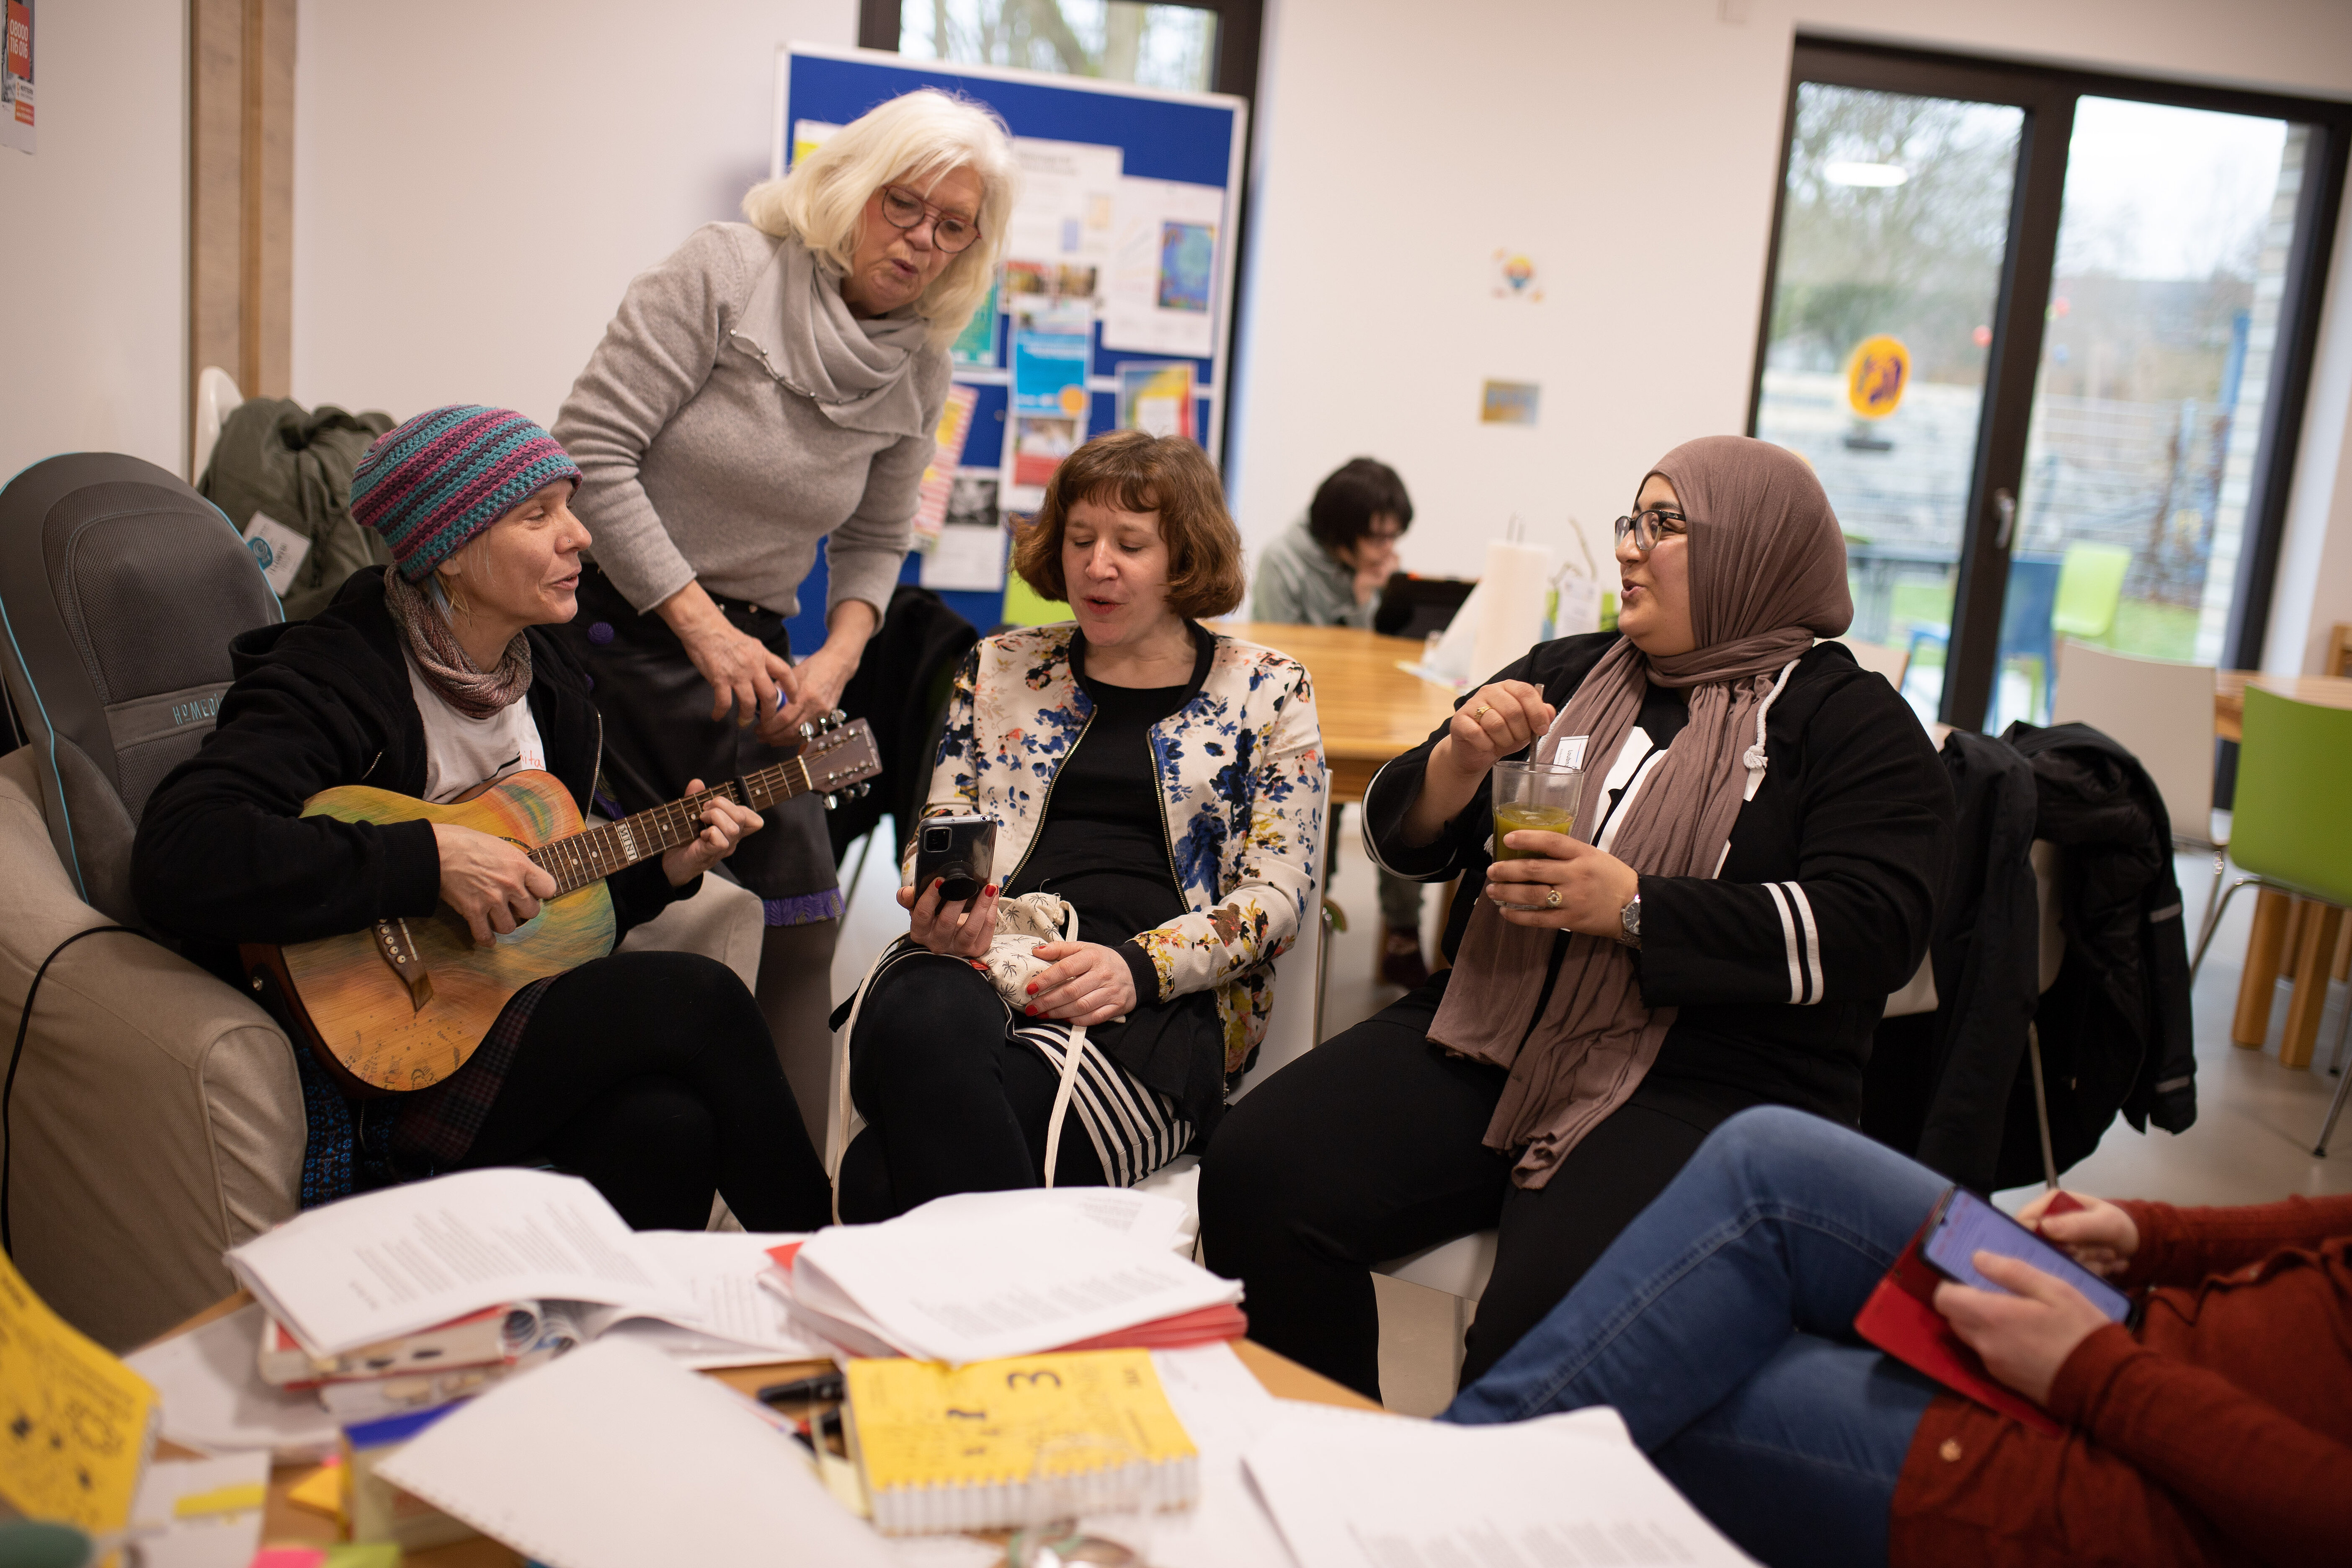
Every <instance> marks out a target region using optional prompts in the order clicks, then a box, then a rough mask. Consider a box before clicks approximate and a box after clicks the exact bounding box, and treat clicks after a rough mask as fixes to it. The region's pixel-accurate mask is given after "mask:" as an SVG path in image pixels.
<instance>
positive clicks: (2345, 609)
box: [2263, 203, 2352, 675]
mask: <svg viewBox="0 0 2352 1568" xmlns="http://www.w3.org/2000/svg"><path fill="white" fill-rule="evenodd" d="M2347 458H2352V203H2347V204H2346V205H2345V208H2344V216H2343V220H2342V222H2341V224H2340V226H2338V227H2337V229H2336V280H2335V286H2334V287H2333V288H2332V289H2330V290H2329V293H2328V300H2327V308H2326V310H2324V311H2322V312H2321V314H2320V318H2319V350H2318V353H2316V354H2315V355H2314V356H2313V363H2312V370H2311V401H2310V402H2309V403H2308V404H2306V405H2305V408H2304V416H2303V445H2302V447H2300V448H2299V449H2298V450H2297V451H2296V453H2295V475H2294V489H2292V490H2291V491H2290V492H2289V494H2288V498H2287V514H2286V536H2285V538H2284V539H2283V540H2281V541H2280V542H2279V563H2278V575H2277V576H2276V577H2275V578H2274V579H2273V582H2274V584H2276V586H2275V587H2274V588H2273V591H2272V594H2271V620H2270V626H2269V627H2268V628H2267V630H2266V633H2265V636H2264V638H2263V668H2264V669H2268V670H2273V671H2277V672H2279V673H2282V674H2290V675H2294V674H2303V675H2308V674H2314V673H2316V672H2317V671H2318V670H2319V668H2321V666H2322V664H2323V663H2324V662H2325V661H2326V657H2327V633H2328V628H2329V627H2330V626H2334V625H2335V624H2336V622H2338V621H2352V462H2347V460H2346V459H2347Z"/></svg>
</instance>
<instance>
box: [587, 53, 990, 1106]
mask: <svg viewBox="0 0 2352 1568" xmlns="http://www.w3.org/2000/svg"><path fill="white" fill-rule="evenodd" d="M1015 181H1016V174H1015V171H1014V169H1013V155H1012V150H1011V145H1010V143H1009V142H1008V141H1007V139H1006V137H1005V133H1004V128H1003V123H1002V122H1001V121H998V120H997V119H996V117H995V115H994V114H993V112H992V111H991V110H987V109H986V108H984V107H982V106H981V105H979V104H976V103H973V102H971V101H969V100H961V99H954V98H950V97H949V96H947V95H946V94H943V93H940V92H937V91H933V90H929V89H925V90H922V91H919V92H911V93H908V94H907V95H905V96H904V97H901V98H897V99H893V100H890V101H888V102H887V103H884V104H882V105H881V106H880V107H878V108H876V109H874V110H869V111H868V112H866V114H865V115H863V116H861V117H860V118H859V119H857V120H856V121H852V122H851V123H850V124H848V125H846V126H844V127H843V128H842V129H841V130H839V131H837V132H835V133H834V134H833V136H832V137H831V139H829V140H828V141H827V142H825V143H824V145H823V146H822V147H819V148H817V149H816V150H815V151H814V152H812V153H806V154H805V155H803V157H802V158H801V159H800V160H799V161H798V162H797V163H794V164H793V169H792V172H791V173H790V174H786V175H785V176H784V177H783V178H782V179H781V180H770V181H767V182H765V183H763V184H758V185H754V186H753V187H752V188H751V193H750V194H749V195H746V196H745V197H744V198H743V213H744V216H746V217H748V218H749V219H750V220H751V222H750V223H748V224H740V223H714V224H709V225H706V226H703V227H701V228H699V229H697V230H696V231H695V232H694V234H693V235H692V237H689V238H688V240H687V242H686V243H685V245H683V246H681V247H679V248H678V250H677V253H676V254H674V255H672V256H671V257H670V258H668V259H667V260H666V261H663V262H661V263H660V264H659V265H657V266H656V267H654V268H651V269H650V270H648V271H646V272H644V273H641V274H639V275H638V276H637V277H636V279H634V280H633V281H632V282H631V283H630V285H629V288H628V291H627V293H626V294H625V295H624V296H623V297H622V300H621V307H620V310H619V311H618V313H617V314H615V315H614V318H613V322H612V325H611V326H610V327H608V328H607V329H606V330H605V332H604V342H601V343H599V344H598V345H597V348H596V352H595V353H594V354H593V355H592V356H591V357H590V359H589V361H588V364H587V368H586V369H584V370H583V371H582V372H581V373H580V378H579V380H578V381H576V382H574V383H573V384H572V392H571V395H569V396H567V397H566V398H565V399H564V402H563V408H562V412H561V413H559V414H558V415H557V416H556V420H555V435H556V437H557V438H558V439H559V440H561V441H562V443H563V444H564V446H565V447H567V448H568V449H569V450H570V451H571V452H572V456H573V457H574V458H577V459H578V460H579V463H580V468H581V470H582V473H583V475H584V478H583V481H582V484H581V489H580V496H579V500H578V502H577V505H578V508H579V511H580V515H581V517H582V519H583V521H585V522H587V523H588V524H589V526H591V527H592V528H593V529H594V530H595V531H596V535H597V543H596V548H595V551H594V552H593V556H592V557H591V563H590V565H589V568H588V570H587V571H586V572H585V573H584V574H583V578H582V581H581V588H580V599H581V605H582V614H581V615H580V616H579V618H578V619H577V620H576V621H575V622H573V623H572V625H571V626H569V627H567V628H566V631H565V634H564V635H565V637H566V638H567V640H568V641H569V642H570V643H571V646H572V650H573V651H574V652H575V653H576V654H577V655H578V656H579V657H580V658H581V659H582V660H583V662H584V663H585V664H586V665H587V667H588V669H589V673H590V674H591V675H592V676H593V677H594V679H595V682H596V702H597V706H598V707H599V708H600V709H601V710H603V711H604V723H605V729H604V749H605V758H606V771H605V779H606V783H607V784H608V785H609V787H610V788H611V790H612V793H613V795H614V805H615V806H617V807H618V808H619V809H621V810H623V811H632V812H634V811H640V810H643V809H645V808H646V807H647V806H650V805H656V804H657V803H659V802H661V801H665V800H670V799H674V798H676V797H677V795H679V794H680V793H681V790H682V786H683V784H685V781H686V779H687V777H688V775H689V774H698V775H700V776H701V777H704V778H714V779H715V778H733V777H735V776H737V775H738V774H740V773H752V772H755V771H756V770H758V769H760V768H763V767H766V766H769V765H771V764H772V763H776V762H778V761H780V760H782V758H784V757H786V756H788V755H790V754H791V751H792V748H793V744H794V736H795V732H796V731H798V729H799V728H800V726H801V725H802V724H803V723H805V722H808V721H814V720H820V719H823V718H824V716H825V715H826V714H827V713H829V712H830V711H832V710H833V708H834V706H835V703H836V702H837V701H838V700H840V697H841V692H842V688H843V687H844V685H845V683H846V682H847V681H848V679H849V677H850V676H851V674H852V673H853V672H855V671H856V668H857V665H858V660H859V658H860V657H861V655H862V653H863V651H864V648H865V646H866V639H867V638H868V637H871V636H872V635H873V633H874V631H875V629H876V627H877V626H879V625H880V624H881V619H882V616H883V614H884V612H885V611H886V610H887V608H888V607H889V604H890V591H891V588H892V586H893V585H894V584H896V583H897V582H898V570H899V566H900V563H902V562H903V561H904V560H905V558H906V554H907V547H908V542H909V541H910V540H911V538H912V526H913V517H914V512H915V504H916V500H917V496H916V490H917V488H918V486H919V484H920V482H921V480H922V476H923V468H924V465H925V464H926V463H928V462H929V460H930V456H931V447H932V432H933V430H934V429H935V428H936V427H937V426H938V424H939V418H940V409H941V407H942V406H943V405H944V403H945V400H946V397H947V389H948V344H949V343H950V342H953V341H954V339H955V336H956V334H957V333H958V332H960V331H962V330H963V326H964V323H965V321H967V320H969V319H970V317H971V312H972V310H974V309H975V308H976V307H977V306H978V305H979V304H980V303H981V302H982V300H985V299H986V298H987V296H988V291H989V284H990V279H992V277H993V275H994V268H995V266H996V254H997V248H998V246H999V243H1000V242H1001V240H1002V238H1003V233H1004V226H1005V222H1006V219H1007V217H1008V216H1009V215H1010V214H1011V212H1012V210H1013V192H1014V186H1015ZM820 542H824V544H825V545H826V566H827V571H828V578H827V583H826V589H825V627H826V633H825V640H824V645H823V646H822V647H816V648H803V649H800V650H798V658H797V662H795V656H794V650H793V648H792V647H790V646H789V641H790V639H789V638H788V637H787V636H786V635H785V629H784V623H785V622H786V620H788V619H789V618H790V617H792V616H794V615H795V614H797V613H798V612H799V607H800V596H799V595H800V590H801V585H802V580H803V578H804V577H805V576H806V575H807V574H808V571H809V568H810V566H811V565H812V563H814V561H815V559H816V552H817V547H818V545H819V543H820ZM765 816H766V817H767V821H768V830H767V831H766V832H765V833H762V834H761V835H760V836H759V837H758V838H756V839H753V840H752V841H751V843H750V844H748V845H747V846H746V847H745V848H744V851H743V853H742V854H740V856H738V857H737V858H736V860H735V862H734V864H733V866H732V868H731V872H732V874H733V876H734V877H735V878H736V879H737V880H739V881H740V882H741V883H742V884H743V885H744V886H745V887H747V888H749V889H751V890H752V891H753V892H755V893H757V894H759V895H760V897H761V900H762V901H763V902H764V904H765V908H766V918H767V932H766V940H765V943H764V945H763V947H762V949H761V958H760V981H759V998H760V1007H761V1012H762V1013H764V1014H765V1015H766V1016H767V1019H768V1027H769V1031H770V1033H771V1034H772V1036H773V1037H774V1038H775V1043H776V1049H777V1051H778V1052H779V1054H780V1056H781V1058H782V1061H783V1065H784V1071H785V1074H786V1076H787V1077H788V1078H790V1079H792V1082H793V1088H794V1089H795V1090H796V1091H797V1093H798V1094H799V1096H800V1100H801V1104H802V1107H803V1110H805V1111H806V1112H807V1113H808V1115H809V1116H810V1117H811V1119H812V1120H811V1123H810V1128H811V1133H812V1136H821V1130H822V1126H823V1123H822V1121H818V1120H816V1118H817V1115H818V1110H819V1108H820V1107H822V1106H823V1105H824V1103H825V1065H826V1061H827V1058H828V1056H829V1050H830V1042H829V1039H828V1037H827V1034H826V1031H825V1028H824V1016H825V1012H826V1010H827V1008H829V1007H830V1006H831V1005H832V997H831V985H832V981H831V974H832V961H833V946H834V942H835V935H836V933H837V931H838V930H839V925H840V916H841V910H842V898H841V890H840V886H839V882H838V879H837V876H836V872H835V860H834V855H833V847H832V844H831V842H830V841H829V840H828V838H827V837H826V834H825V826H824V812H823V811H822V810H821V809H820V806H819V803H818V800H817V797H816V796H814V795H803V796H800V797H797V798H795V799H793V800H790V801H786V802H783V803H782V804H780V805H775V806H772V807H770V808H769V810H768V811H767V812H766V813H765Z"/></svg>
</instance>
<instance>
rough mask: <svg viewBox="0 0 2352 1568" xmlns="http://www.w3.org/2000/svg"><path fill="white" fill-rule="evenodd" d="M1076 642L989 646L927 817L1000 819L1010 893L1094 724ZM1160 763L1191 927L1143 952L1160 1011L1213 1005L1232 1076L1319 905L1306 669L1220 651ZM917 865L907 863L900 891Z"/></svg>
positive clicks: (1025, 640) (1037, 629) (1156, 748)
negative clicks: (1286, 958)
mask: <svg viewBox="0 0 2352 1568" xmlns="http://www.w3.org/2000/svg"><path fill="white" fill-rule="evenodd" d="M1075 630H1076V628H1075V626H1072V625H1070V624H1069V623H1064V624H1063V625H1060V626H1032V627H1024V628H1022V629H1020V630H1016V631H1010V632H1006V633H1003V635H1001V636H998V637H985V638H982V641H981V643H980V645H979V646H978V647H975V648H973V649H972V651H971V657H970V658H967V659H966V660H965V661H964V665H963V668H961V670H959V671H957V673H956V680H955V692H954V695H953V696H952V697H951V698H950V700H949V704H948V720H947V732H946V733H945V734H944V735H943V736H942V737H941V738H940V754H939V761H938V763H936V765H934V767H933V768H932V770H931V788H930V797H929V800H928V801H927V802H926V803H925V805H924V806H923V815H924V816H942V815H951V814H957V813H967V812H976V813H978V814H979V815H981V816H986V817H989V818H991V819H992V820H993V821H994V822H995V823H996V825H997V826H996V858H995V863H994V873H995V879H996V880H997V882H998V883H999V884H1000V885H1002V884H1003V883H1006V882H1008V881H1010V880H1011V879H1012V878H1013V875H1014V873H1015V872H1017V871H1018V870H1019V869H1020V868H1021V864H1022V862H1023V861H1024V860H1025V859H1026V858H1028V855H1029V850H1030V847H1031V846H1032V845H1034V843H1035V842H1036V838H1037V830H1038V827H1039V825H1040V824H1041V823H1042V821H1043V820H1044V817H1045V804H1046V800H1047V798H1048V796H1049V795H1051V793H1052V790H1053V786H1054V777H1055V774H1056V773H1059V772H1060V771H1061V767H1062V763H1064V762H1065V761H1066V759H1067V758H1068V756H1069V754H1070V752H1071V750H1072V749H1073V748H1074V747H1075V746H1076V744H1077V742H1078V739H1079V737H1080V736H1082V735H1083V734H1085V732H1086V728H1087V721H1089V720H1091V719H1092V718H1093V717H1094V702H1093V700H1091V699H1090V698H1088V697H1087V694H1086V691H1085V690H1084V689H1082V688H1081V687H1080V686H1079V685H1078V682H1077V678H1076V674H1075V673H1074V672H1073V671H1072V669H1071V668H1070V639H1071V636H1072V634H1073V632H1074V631H1075ZM1151 756H1152V763H1153V772H1154V773H1156V774H1157V775H1158V778H1159V783H1160V805H1161V808H1162V809H1161V815H1162V816H1163V817H1164V818H1165V820H1166V823H1167V828H1168V855H1169V863H1170V864H1171V866H1173V867H1174V868H1175V870H1176V878H1177V882H1178V887H1179V890H1180V891H1181V894H1182V895H1183V899H1184V902H1185V904H1186V905H1187V906H1188V910H1189V912H1187V913H1186V914H1184V915H1182V916H1181V917H1180V918H1178V919H1176V920H1173V921H1169V922H1168V923H1167V924H1166V925H1163V926H1160V927H1158V928H1157V929H1155V930H1153V931H1147V932H1144V933H1143V934H1141V935H1140V936H1138V937H1137V938H1136V939H1135V940H1136V942H1138V944H1139V945H1140V946H1141V947H1142V948H1143V950H1144V951H1145V952H1146V953H1148V954H1149V955H1150V959H1151V963H1152V967H1153V968H1154V969H1156V970H1157V971H1158V972H1159V974H1160V1000H1162V1001H1167V1000H1169V999H1171V998H1173V997H1177V996H1181V995H1184V994H1187V993H1190V992H1193V991H1203V990H1209V989H1214V990H1215V992H1216V994H1217V1015H1218V1018H1219V1021H1220V1023H1221V1024H1222V1026H1223V1031H1224V1043H1225V1071H1226V1073H1227V1075H1228V1076H1230V1075H1232V1074H1234V1073H1238V1072H1240V1071H1241V1070H1243V1068H1245V1067H1246V1066H1247V1065H1248V1063H1249V1059H1250V1056H1251V1053H1253V1052H1255V1050H1256V1049H1257V1046H1258V1042H1259V1041H1260V1040H1262V1039H1264V1038H1265V1026H1266V1018H1267V1016H1268V1015H1269V1014H1271V1013H1272V1011H1273V1009H1274V974H1273V968H1272V965H1273V962H1274V960H1275V959H1276V957H1277V956H1279V955H1280V954H1281V953H1282V952H1284V951H1285V950H1286V949H1287V948H1288V947H1289V946H1290V944H1291V942H1293V941H1294V940H1295V939H1296V938H1297V934H1298V930H1299V922H1300V921H1303V920H1305V919H1306V918H1307V911H1308V910H1310V909H1312V908H1313V907H1314V905H1315V879H1316V871H1317V867H1318V857H1319V855H1320V853H1321V849H1322V844H1323V805H1324V776H1323V731H1322V728H1321V726H1320V725H1319V724H1318V723H1317V721H1316V718H1315V692H1314V689H1313V688H1312V687H1311V686H1309V685H1308V683H1307V670H1306V668H1305V667H1304V666H1302V665H1300V664H1299V663H1298V662H1297V660H1296V659H1293V658H1289V657H1287V656H1286V655H1284V654H1279V653H1276V652H1275V651H1274V650H1273V649H1271V648H1265V647H1258V646H1257V645H1256V644H1255V643H1245V642H1241V641H1238V640H1237V639H1235V638H1233V637H1223V636H1219V637H1217V638H1216V646H1215V648H1214V650H1213V653H1212V655H1211V658H1210V662H1209V673H1208V678H1207V679H1205V680H1203V681H1202V685H1201V689H1200V690H1199V691H1198V692H1197V693H1195V694H1194V696H1193V698H1192V701H1190V702H1188V703H1187V704H1185V705H1184V707H1183V708H1181V709H1180V710H1178V711H1176V712H1175V713H1173V714H1171V716H1170V717H1168V718H1166V719H1163V720H1161V721H1160V722H1159V723H1158V724H1155V725H1153V726H1152V729H1151ZM908 837H909V842H910V843H911V841H912V839H913V836H912V835H909V836H908ZM913 865H914V862H913V858H912V856H911V854H910V855H909V856H908V859H907V861H906V863H905V864H904V865H903V866H902V867H901V868H900V872H901V876H902V877H903V878H905V879H911V878H912V876H913Z"/></svg>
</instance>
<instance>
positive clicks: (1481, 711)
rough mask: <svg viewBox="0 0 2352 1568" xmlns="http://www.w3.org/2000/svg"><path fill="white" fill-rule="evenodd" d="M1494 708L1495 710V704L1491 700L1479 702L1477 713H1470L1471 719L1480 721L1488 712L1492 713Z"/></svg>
mask: <svg viewBox="0 0 2352 1568" xmlns="http://www.w3.org/2000/svg"><path fill="white" fill-rule="evenodd" d="M1494 710H1495V705H1494V704H1493V703H1491V702H1481V703H1480V704H1478V711H1476V712H1475V713H1473V714H1471V715H1470V718H1471V720H1472V721H1473V722H1475V721H1478V720H1480V719H1484V718H1485V717H1486V715H1487V714H1489V713H1492V712H1493V711H1494Z"/></svg>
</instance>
